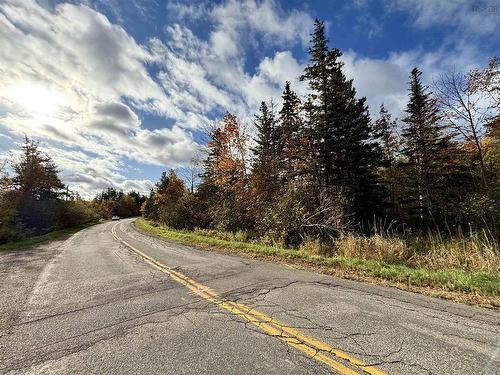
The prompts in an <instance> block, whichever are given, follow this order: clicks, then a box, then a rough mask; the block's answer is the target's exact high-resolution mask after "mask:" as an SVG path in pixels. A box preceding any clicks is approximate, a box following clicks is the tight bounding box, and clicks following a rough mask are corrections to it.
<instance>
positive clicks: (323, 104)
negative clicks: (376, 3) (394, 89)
mask: <svg viewBox="0 0 500 375" xmlns="http://www.w3.org/2000/svg"><path fill="white" fill-rule="evenodd" d="M309 55H310V63H309V65H308V66H307V67H306V69H305V72H304V74H303V75H302V77H301V79H302V80H305V81H307V82H308V84H309V88H310V90H311V94H310V95H309V98H308V101H307V102H306V105H305V110H306V112H307V118H308V121H309V124H308V133H309V137H310V140H311V144H312V145H313V148H314V150H315V152H314V154H313V158H315V159H316V160H315V162H314V163H313V164H314V165H315V169H316V171H315V172H314V175H316V176H317V179H318V181H317V183H318V184H319V185H320V187H322V188H329V187H332V186H333V187H336V188H337V189H339V190H341V191H343V192H344V194H346V196H347V198H348V201H349V202H350V209H351V211H352V212H353V214H354V216H355V218H356V219H357V220H365V219H368V220H372V218H373V215H375V214H382V211H381V209H382V195H383V194H384V189H383V188H382V186H381V185H380V184H379V183H378V181H377V177H376V170H377V167H378V166H379V165H380V162H381V159H382V157H381V152H380V148H379V147H378V144H377V143H376V142H375V139H374V133H373V129H372V126H371V122H370V117H369V113H368V109H367V107H366V105H365V101H366V99H365V98H361V99H357V98H356V90H355V89H354V87H353V81H352V80H349V79H347V78H346V77H345V75H344V73H343V71H342V67H343V63H342V62H341V61H340V60H339V58H340V57H341V56H342V53H341V52H340V50H338V49H336V48H333V49H329V48H328V41H327V39H326V37H325V27H324V24H323V22H321V21H319V20H316V21H315V24H314V32H313V33H312V39H311V47H310V49H309Z"/></svg>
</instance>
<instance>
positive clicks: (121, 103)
mask: <svg viewBox="0 0 500 375" xmlns="http://www.w3.org/2000/svg"><path fill="white" fill-rule="evenodd" d="M407 3H408V4H409V3H410V2H407ZM113 4H115V5H116V4H117V3H111V5H110V6H113ZM137 4H138V3H137ZM150 4H151V3H150ZM405 4H406V3H405ZM403 5H404V4H402V5H401V6H403ZM408 6H409V5H408ZM100 7H104V3H103V2H101V3H100ZM99 9H101V8H99ZM425 9H427V8H425ZM425 9H424V8H422V9H420V8H419V11H418V12H419V13H418V14H422V17H423V18H426V17H427V18H429V17H430V16H426V15H425V14H426V12H427V10H425ZM167 11H170V12H176V14H177V16H178V17H177V18H178V19H189V20H190V21H195V19H196V17H200V16H205V17H206V19H207V21H208V22H209V23H210V28H209V32H208V33H207V34H206V35H205V36H203V37H201V36H197V35H195V34H194V33H193V32H192V31H191V30H190V29H189V28H188V27H186V26H185V25H184V26H183V25H180V24H177V23H172V24H170V25H167V26H165V27H164V31H165V35H160V36H158V37H157V38H152V39H150V40H148V41H146V42H145V43H144V44H139V43H138V42H137V41H136V40H134V38H133V37H132V36H131V35H130V34H129V33H128V32H127V31H126V30H125V29H124V28H123V27H121V26H119V25H115V24H112V23H111V22H110V21H109V20H108V19H107V18H106V17H105V16H104V15H103V14H101V13H99V12H97V11H96V10H93V9H92V8H90V7H89V6H85V5H73V4H60V5H57V6H55V7H53V8H45V7H43V6H41V5H39V4H38V3H36V2H23V1H15V0H4V1H3V2H2V3H1V4H0V44H1V46H2V55H1V57H0V71H1V72H2V75H1V76H0V137H2V133H4V134H5V135H7V136H8V137H13V138H14V139H16V140H19V138H20V136H22V135H23V134H28V135H30V136H32V137H35V138H39V139H43V140H44V147H45V148H46V149H47V150H48V151H49V152H50V154H51V155H53V156H54V158H55V159H56V162H57V163H58V165H61V168H62V170H63V176H64V178H65V181H66V182H68V183H70V184H71V185H72V186H74V187H75V188H78V189H80V190H81V191H82V192H85V193H86V194H93V192H94V191H95V190H96V189H102V188H104V187H106V186H114V187H118V188H120V187H123V188H126V187H128V186H130V187H132V186H135V188H136V189H139V188H141V189H142V190H147V189H148V187H149V186H150V184H151V182H150V181H149V180H147V179H137V180H133V179H130V178H128V177H127V175H128V174H129V171H127V168H128V167H127V163H126V161H127V160H128V159H132V160H135V161H137V162H139V163H143V164H148V165H157V166H163V167H175V166H183V165H185V164H186V163H188V162H189V160H190V159H191V157H192V155H193V154H194V153H196V151H197V150H198V148H199V145H198V144H197V143H196V142H195V141H194V140H193V135H192V134H194V132H197V131H199V130H200V129H202V128H203V127H204V125H206V124H207V122H209V121H211V120H212V119H213V117H214V115H218V114H220V113H221V112H222V111H223V110H229V111H232V112H234V113H235V114H237V115H238V116H240V117H241V118H242V120H243V121H244V120H245V119H246V120H247V121H248V120H249V119H251V115H252V114H253V113H255V112H256V111H257V109H258V107H259V105H260V102H261V101H262V100H269V99H271V98H272V99H274V100H275V102H277V103H279V101H280V97H281V92H282V88H283V84H284V82H285V81H286V80H289V81H291V82H292V88H293V89H294V90H295V91H297V92H298V93H299V94H300V95H304V94H305V93H306V91H307V87H306V83H304V82H300V81H299V80H298V77H299V76H300V74H301V73H302V71H303V68H304V65H305V62H304V61H298V60H297V59H296V58H295V57H294V56H293V54H292V53H291V52H290V50H288V49H291V48H292V47H296V46H302V47H304V46H306V44H307V42H308V39H309V32H310V28H311V26H312V23H313V22H312V18H311V17H310V15H309V14H308V13H306V12H304V11H297V10H292V11H284V10H283V9H282V8H281V7H280V5H278V4H277V3H276V2H275V1H273V0H264V1H256V0H245V1H235V0H228V1H225V2H221V3H217V4H215V5H214V4H211V3H209V2H200V3H189V4H185V3H180V2H175V3H169V5H168V7H167ZM418 17H420V16H418ZM423 18H422V19H423ZM415 20H416V21H415V22H417V23H418V24H419V25H420V24H422V25H424V24H425V23H423V21H418V18H416V19H415ZM427 22H428V23H427V24H428V25H430V24H431V23H432V22H435V21H433V20H432V19H431V18H429V20H428V21H427ZM461 22H462V21H461ZM463 22H465V21H463ZM422 27H423V26H422ZM264 47H265V48H264ZM278 47H279V48H280V49H279V50H276V48H278ZM448 47H449V46H447V48H445V47H443V48H441V49H439V50H436V51H424V50H422V49H416V50H410V51H406V52H404V51H403V52H399V53H394V54H390V55H389V56H388V57H387V58H382V59H370V58H366V57H364V56H361V55H359V54H357V53H355V52H354V51H347V52H346V53H345V55H344V57H343V60H344V62H345V70H346V74H347V75H348V76H349V77H353V78H355V81H354V85H355V87H356V88H357V90H358V93H359V95H364V96H367V98H368V103H369V105H370V109H371V111H372V113H374V112H376V111H377V109H378V106H379V104H380V103H381V102H382V101H384V102H385V103H386V104H387V106H388V108H389V109H390V110H392V111H393V113H394V114H395V115H396V116H399V115H400V114H401V112H402V111H403V109H404V105H405V102H406V90H407V88H406V83H407V80H408V78H407V77H408V74H409V71H410V69H411V68H412V67H413V66H415V65H417V66H419V67H420V68H422V70H423V71H424V75H425V77H426V78H427V79H428V80H429V81H430V79H431V77H432V76H434V75H436V74H437V73H438V72H440V71H442V69H445V68H447V67H451V66H453V65H455V64H457V62H460V64H461V66H460V67H458V68H464V69H465V68H467V69H470V68H472V67H475V66H477V65H479V64H478V63H484V61H478V59H479V58H480V57H478V56H480V54H479V53H478V50H477V47H476V46H475V45H471V44H470V43H466V42H462V43H460V42H455V43H454V44H453V48H452V49H451V50H450V49H449V48H448ZM264 50H265V51H270V50H271V51H273V52H272V53H270V54H269V55H268V56H263V52H262V51H264ZM250 53H253V54H255V56H257V58H258V59H259V60H260V61H258V62H257V64H256V66H255V72H252V73H250V72H248V71H247V69H246V68H245V67H246V63H247V61H246V59H247V58H249V54H250ZM255 56H252V57H253V59H255ZM152 72H154V73H152ZM146 115H156V116H161V117H163V118H165V123H166V124H168V125H165V127H159V126H156V128H147V127H146V125H147V124H145V123H143V119H145V118H146ZM5 135H4V136H3V139H2V138H0V150H1V151H2V152H4V151H7V150H9V149H12V147H13V144H12V142H10V141H9V142H7V141H4V139H5V138H6V137H5Z"/></svg>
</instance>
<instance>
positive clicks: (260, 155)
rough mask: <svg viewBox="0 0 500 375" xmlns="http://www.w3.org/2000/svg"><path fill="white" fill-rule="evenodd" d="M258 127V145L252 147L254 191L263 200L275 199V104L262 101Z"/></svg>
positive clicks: (256, 119) (276, 151) (276, 137)
mask: <svg viewBox="0 0 500 375" xmlns="http://www.w3.org/2000/svg"><path fill="white" fill-rule="evenodd" d="M254 124H255V128H256V129H257V138H256V139H255V143H256V146H255V147H254V148H253V149H252V151H253V153H254V161H253V164H252V181H253V187H254V193H256V195H257V198H258V199H259V200H262V201H266V202H269V201H271V200H272V199H273V197H274V195H275V194H276V191H277V189H278V136H277V133H276V114H275V111H274V105H273V103H272V102H271V104H270V105H269V106H268V105H267V104H266V102H262V103H261V105H260V109H259V114H257V115H255V121H254Z"/></svg>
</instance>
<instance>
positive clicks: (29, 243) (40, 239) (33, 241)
mask: <svg viewBox="0 0 500 375" xmlns="http://www.w3.org/2000/svg"><path fill="white" fill-rule="evenodd" d="M95 224H97V223H96V222H92V223H87V224H82V225H77V226H74V227H71V228H66V229H60V230H56V231H53V232H49V233H46V234H44V235H42V236H35V237H31V238H28V239H26V240H22V241H15V242H7V243H5V244H3V245H0V252H1V251H9V250H24V249H29V248H31V247H33V246H36V245H39V244H41V243H44V242H47V241H53V240H57V239H60V238H62V237H64V236H69V235H71V234H74V233H76V232H78V231H80V230H82V229H85V228H88V227H90V226H92V225H95Z"/></svg>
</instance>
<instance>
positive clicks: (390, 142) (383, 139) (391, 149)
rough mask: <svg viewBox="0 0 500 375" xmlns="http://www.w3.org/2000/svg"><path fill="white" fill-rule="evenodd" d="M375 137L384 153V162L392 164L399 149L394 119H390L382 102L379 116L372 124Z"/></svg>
mask: <svg viewBox="0 0 500 375" xmlns="http://www.w3.org/2000/svg"><path fill="white" fill-rule="evenodd" d="M373 130H374V132H375V136H376V138H377V139H378V140H379V145H380V148H381V150H382V153H383V155H384V159H385V161H386V164H388V165H389V166H392V165H394V162H395V161H396V158H397V154H398V151H399V147H398V146H399V144H398V139H397V135H396V121H395V120H392V116H391V114H390V113H389V112H388V111H387V109H386V108H385V106H384V104H383V103H382V104H381V105H380V111H379V118H378V119H377V121H375V124H374V126H373Z"/></svg>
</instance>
